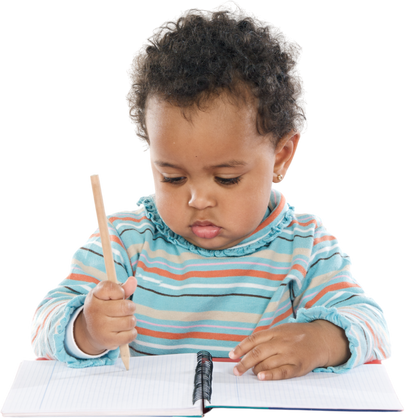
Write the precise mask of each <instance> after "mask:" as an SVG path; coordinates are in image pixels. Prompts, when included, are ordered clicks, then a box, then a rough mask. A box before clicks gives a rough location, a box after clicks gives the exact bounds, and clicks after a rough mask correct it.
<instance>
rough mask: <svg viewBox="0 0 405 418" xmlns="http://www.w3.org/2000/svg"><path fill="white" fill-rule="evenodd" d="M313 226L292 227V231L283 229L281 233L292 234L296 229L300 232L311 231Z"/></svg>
mask: <svg viewBox="0 0 405 418" xmlns="http://www.w3.org/2000/svg"><path fill="white" fill-rule="evenodd" d="M313 229H314V228H308V229H302V228H294V229H293V230H292V231H288V230H285V229H283V234H289V235H294V234H295V233H296V232H297V231H300V232H312V231H313Z"/></svg>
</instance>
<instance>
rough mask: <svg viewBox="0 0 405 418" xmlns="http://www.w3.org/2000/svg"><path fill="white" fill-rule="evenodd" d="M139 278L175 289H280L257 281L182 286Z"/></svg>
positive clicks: (140, 276) (143, 277)
mask: <svg viewBox="0 0 405 418" xmlns="http://www.w3.org/2000/svg"><path fill="white" fill-rule="evenodd" d="M136 277H137V278H138V277H139V278H141V279H143V280H146V281H149V282H153V283H159V287H164V288H166V289H174V290H180V289H190V288H194V289H228V288H234V287H247V288H253V289H263V290H270V291H275V290H277V289H278V287H270V286H263V285H260V284H255V283H227V284H201V283H195V284H184V285H182V286H173V285H170V284H166V283H162V282H161V281H159V280H156V279H151V278H150V277H145V276H142V275H141V274H138V275H137V276H136Z"/></svg>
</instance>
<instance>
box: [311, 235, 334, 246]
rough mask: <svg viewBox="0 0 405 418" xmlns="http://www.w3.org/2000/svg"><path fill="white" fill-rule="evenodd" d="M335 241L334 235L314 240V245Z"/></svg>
mask: <svg viewBox="0 0 405 418" xmlns="http://www.w3.org/2000/svg"><path fill="white" fill-rule="evenodd" d="M335 239H336V238H335V237H334V236H333V235H325V236H324V237H322V238H315V239H314V245H316V244H319V243H320V242H323V241H333V240H335Z"/></svg>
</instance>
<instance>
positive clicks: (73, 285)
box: [32, 224, 133, 367]
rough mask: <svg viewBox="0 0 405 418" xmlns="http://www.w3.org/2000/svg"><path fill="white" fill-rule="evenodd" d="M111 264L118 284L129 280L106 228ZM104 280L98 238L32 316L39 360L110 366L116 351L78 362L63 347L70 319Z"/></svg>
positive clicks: (116, 241)
mask: <svg viewBox="0 0 405 418" xmlns="http://www.w3.org/2000/svg"><path fill="white" fill-rule="evenodd" d="M109 229H110V234H111V241H112V247H113V255H114V262H115V267H116V272H117V278H118V281H119V282H121V283H123V282H125V281H126V280H127V278H128V276H132V275H133V272H132V267H131V261H130V259H129V256H128V254H127V251H126V248H125V246H124V245H123V243H122V241H121V238H120V236H119V234H118V231H117V230H116V229H115V227H114V226H113V225H112V224H109ZM105 279H106V273H105V266H104V259H103V256H102V247H101V242H100V238H99V236H98V234H97V233H96V234H94V235H92V236H91V237H90V239H89V240H88V242H87V243H86V244H85V245H84V246H83V247H81V248H80V249H79V250H78V251H77V252H76V253H75V255H74V258H73V261H72V268H71V272H70V274H69V276H68V277H67V278H66V279H65V280H64V281H62V282H61V283H60V285H59V286H58V287H57V288H55V289H53V290H52V291H50V292H49V293H48V294H47V295H46V297H45V298H44V300H43V301H42V302H41V303H40V305H39V307H38V309H37V310H36V312H35V315H34V319H33V325H32V345H33V348H34V351H35V354H36V355H37V356H40V357H47V358H50V359H57V360H59V361H63V362H66V363H67V364H68V365H69V366H71V367H87V366H91V365H103V364H112V363H113V362H114V360H115V359H116V358H117V357H118V350H114V351H110V352H108V353H106V355H105V356H102V357H100V358H96V359H89V360H79V359H76V358H74V357H72V356H70V355H69V354H68V353H67V352H66V350H65V346H64V339H65V332H66V326H67V324H68V322H69V320H70V317H71V315H73V313H74V312H75V311H76V309H77V308H79V307H81V306H83V305H84V303H85V299H86V297H87V295H88V294H89V292H91V291H92V289H94V288H95V287H96V285H97V284H98V283H100V282H101V281H103V280H105Z"/></svg>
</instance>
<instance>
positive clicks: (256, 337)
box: [229, 330, 272, 360]
mask: <svg viewBox="0 0 405 418" xmlns="http://www.w3.org/2000/svg"><path fill="white" fill-rule="evenodd" d="M271 339H272V330H266V331H259V332H254V333H253V334H250V335H249V336H248V337H247V338H245V339H244V340H243V341H242V342H240V343H239V344H238V345H237V346H236V347H235V348H234V349H233V350H232V351H231V352H230V353H229V357H230V358H231V359H234V360H235V359H239V358H241V357H242V356H244V355H245V354H246V353H248V352H249V351H250V350H252V349H253V348H254V347H255V346H257V345H258V344H261V343H264V342H265V341H270V340H271Z"/></svg>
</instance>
